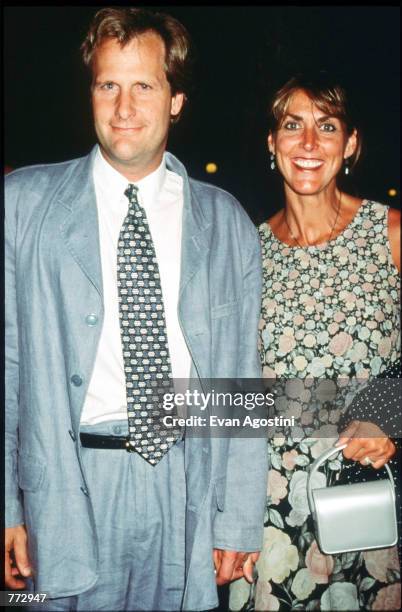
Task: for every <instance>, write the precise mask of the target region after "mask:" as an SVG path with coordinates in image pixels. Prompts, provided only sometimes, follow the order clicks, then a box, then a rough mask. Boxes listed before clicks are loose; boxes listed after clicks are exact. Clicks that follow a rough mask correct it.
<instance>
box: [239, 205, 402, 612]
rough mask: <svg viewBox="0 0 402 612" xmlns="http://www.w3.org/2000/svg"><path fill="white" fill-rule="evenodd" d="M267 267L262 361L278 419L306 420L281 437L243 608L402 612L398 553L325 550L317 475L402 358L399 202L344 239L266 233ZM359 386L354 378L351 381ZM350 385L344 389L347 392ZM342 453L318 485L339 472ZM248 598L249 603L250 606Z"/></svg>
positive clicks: (362, 217)
mask: <svg viewBox="0 0 402 612" xmlns="http://www.w3.org/2000/svg"><path fill="white" fill-rule="evenodd" d="M260 237H261V242H262V256H263V269H264V283H263V287H264V289H263V303H262V316H261V321H260V328H259V335H260V354H261V359H262V363H263V376H264V378H267V379H275V389H276V397H277V398H278V389H279V390H280V391H279V399H277V400H276V402H275V410H276V412H277V414H282V415H284V416H290V415H293V416H295V421H296V423H297V424H298V425H297V426H296V427H293V428H291V429H282V430H280V431H278V432H277V433H276V434H275V436H274V437H273V438H271V439H270V441H269V453H270V457H271V470H270V474H269V479H268V498H267V510H266V516H265V529H264V547H263V551H262V553H261V556H260V560H259V562H258V564H257V567H258V571H259V579H258V582H257V585H256V588H255V593H254V596H253V597H251V598H249V591H250V589H249V585H248V584H247V583H246V582H245V580H244V579H242V580H239V581H237V582H236V583H234V584H233V585H232V586H231V592H230V608H231V610H240V609H243V610H246V609H247V610H254V609H255V610H258V611H260V610H281V611H282V610H283V611H285V610H348V611H350V610H399V609H400V569H399V560H398V553H397V549H396V547H393V548H388V549H381V550H378V551H366V552H362V553H359V552H354V553H344V554H341V555H324V554H322V553H321V552H320V550H319V548H318V546H317V543H316V540H315V535H314V526H313V522H312V518H311V514H310V510H309V507H308V503H307V488H306V482H307V471H306V468H307V467H308V466H309V465H310V464H311V463H312V461H314V459H315V458H316V457H318V456H319V455H320V454H321V453H322V452H323V451H324V450H325V449H326V448H328V447H329V446H332V445H333V443H334V441H335V439H336V438H337V436H338V431H337V422H338V421H339V419H340V417H341V415H342V412H343V411H344V410H345V407H347V405H348V404H349V403H350V401H351V399H352V398H353V397H354V395H355V394H356V390H357V386H358V385H357V384H356V388H355V387H354V385H353V380H354V381H355V382H356V380H358V381H359V383H361V381H362V380H363V381H364V380H367V379H368V377H371V376H377V375H379V374H380V373H381V372H383V371H384V370H385V369H386V367H387V365H388V364H390V363H392V362H394V361H395V360H396V359H398V357H399V355H400V349H399V336H400V297H399V296H400V279H399V275H398V271H397V269H396V267H395V265H394V263H393V261H392V256H391V252H390V246H389V241H388V207H386V206H384V205H381V204H378V203H376V202H373V201H367V200H365V201H363V204H362V206H361V207H360V209H359V210H358V212H357V214H356V215H355V217H354V219H353V220H352V222H351V223H350V224H349V225H348V226H347V228H346V229H345V230H344V231H343V232H342V233H341V234H340V235H339V236H338V237H337V238H336V239H334V240H332V241H331V242H329V243H326V244H324V245H319V246H312V247H305V248H301V247H290V246H287V245H286V244H284V243H282V242H280V241H279V240H278V239H277V238H276V237H275V236H274V235H273V233H272V231H271V229H270V227H269V225H268V224H267V223H264V224H263V225H261V227H260ZM350 379H352V381H351V380H350ZM342 388H343V390H342ZM341 469H342V454H341V453H340V454H339V455H338V456H334V457H333V458H332V461H329V462H327V464H326V465H325V468H324V470H323V471H322V473H317V474H316V482H315V483H313V486H325V484H326V482H328V481H329V482H333V481H334V480H336V479H337V478H338V477H339V474H340V472H341ZM247 600H248V603H247Z"/></svg>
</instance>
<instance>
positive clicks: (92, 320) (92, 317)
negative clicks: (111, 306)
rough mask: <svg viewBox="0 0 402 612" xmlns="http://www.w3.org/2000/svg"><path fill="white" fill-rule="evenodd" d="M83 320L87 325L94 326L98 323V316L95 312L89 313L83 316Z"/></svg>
mask: <svg viewBox="0 0 402 612" xmlns="http://www.w3.org/2000/svg"><path fill="white" fill-rule="evenodd" d="M85 322H86V324H87V325H89V327H94V325H96V324H97V323H98V317H97V315H96V314H94V313H91V314H89V315H87V316H86V317H85Z"/></svg>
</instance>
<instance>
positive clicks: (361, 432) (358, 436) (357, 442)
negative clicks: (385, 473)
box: [335, 421, 396, 470]
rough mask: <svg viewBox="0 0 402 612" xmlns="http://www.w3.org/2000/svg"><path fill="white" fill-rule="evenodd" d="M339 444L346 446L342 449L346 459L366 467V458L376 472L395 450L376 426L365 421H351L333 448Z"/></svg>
mask: <svg viewBox="0 0 402 612" xmlns="http://www.w3.org/2000/svg"><path fill="white" fill-rule="evenodd" d="M341 444H347V447H346V448H344V449H343V455H344V457H346V459H353V461H360V463H361V464H362V465H367V464H366V463H365V459H366V457H368V458H369V459H371V461H372V466H373V468H375V469H376V470H378V469H379V468H380V467H382V466H383V465H384V464H385V463H387V462H388V461H389V460H390V459H391V457H392V456H393V455H394V454H395V450H396V449H395V445H394V443H393V442H392V441H391V440H390V439H389V438H388V437H387V435H386V434H385V433H384V432H383V431H382V430H381V429H380V428H379V427H377V425H375V424H374V423H368V422H366V421H352V422H351V423H350V425H349V426H348V427H347V429H345V431H344V432H343V433H341V435H340V436H339V440H338V441H337V443H336V444H335V446H341Z"/></svg>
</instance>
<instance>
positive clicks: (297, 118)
mask: <svg viewBox="0 0 402 612" xmlns="http://www.w3.org/2000/svg"><path fill="white" fill-rule="evenodd" d="M286 117H291V118H292V119H295V120H296V121H303V117H300V115H294V114H293V113H286V115H285V118H286Z"/></svg>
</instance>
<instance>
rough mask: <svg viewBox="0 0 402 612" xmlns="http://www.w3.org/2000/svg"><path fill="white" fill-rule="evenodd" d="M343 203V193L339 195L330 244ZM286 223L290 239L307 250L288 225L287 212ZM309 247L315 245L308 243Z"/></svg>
mask: <svg viewBox="0 0 402 612" xmlns="http://www.w3.org/2000/svg"><path fill="white" fill-rule="evenodd" d="M341 202H342V193H340V195H339V202H338V210H337V211H336V217H335V221H334V224H333V226H332V229H331V233H330V235H329V238H328V240H327V242H330V240H331V238H332V234H333V233H334V230H335V227H336V224H337V221H338V217H339V211H340V210H341ZM285 223H286V225H287V226H288V230H289V234H290V237H291V238H292V240H294V242H296V244H297V245H298V246H299V247H300V248H301V249H303V248H305V247H303V246H302V245H301V244H300V242H299V241H298V240H297V238H296V236H295V235H294V234H293V232H292V230H291V229H290V225H289V223H288V217H287V214H286V211H285ZM307 246H313V245H312V244H309V243H307Z"/></svg>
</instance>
